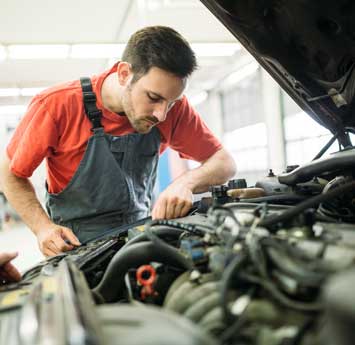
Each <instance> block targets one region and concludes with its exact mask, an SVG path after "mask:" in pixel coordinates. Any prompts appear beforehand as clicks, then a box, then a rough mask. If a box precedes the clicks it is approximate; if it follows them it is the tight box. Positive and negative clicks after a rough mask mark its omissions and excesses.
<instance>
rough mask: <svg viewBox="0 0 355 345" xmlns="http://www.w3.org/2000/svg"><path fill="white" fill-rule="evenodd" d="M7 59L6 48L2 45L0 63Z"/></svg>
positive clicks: (0, 47)
mask: <svg viewBox="0 0 355 345" xmlns="http://www.w3.org/2000/svg"><path fill="white" fill-rule="evenodd" d="M5 59H6V48H5V47H4V46H1V45H0V61H1V60H5Z"/></svg>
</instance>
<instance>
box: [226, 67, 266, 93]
mask: <svg viewBox="0 0 355 345" xmlns="http://www.w3.org/2000/svg"><path fill="white" fill-rule="evenodd" d="M258 68H259V64H258V63H257V62H256V61H252V62H250V63H248V64H247V65H244V66H243V67H241V68H239V69H238V70H236V71H235V72H232V73H231V74H230V75H229V76H227V77H226V78H225V79H224V81H223V87H228V86H230V85H235V84H238V83H239V82H241V81H242V80H243V79H245V78H247V77H249V76H250V75H252V74H254V73H255V72H256V71H257V69H258Z"/></svg>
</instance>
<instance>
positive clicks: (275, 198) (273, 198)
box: [240, 194, 308, 205]
mask: <svg viewBox="0 0 355 345" xmlns="http://www.w3.org/2000/svg"><path fill="white" fill-rule="evenodd" d="M307 198H308V196H304V195H290V194H280V195H269V196H262V197H260V198H251V199H240V201H241V202H244V201H245V202H249V203H260V202H272V203H275V204H277V203H280V204H282V205H294V204H295V203H299V202H301V201H304V200H305V199H307Z"/></svg>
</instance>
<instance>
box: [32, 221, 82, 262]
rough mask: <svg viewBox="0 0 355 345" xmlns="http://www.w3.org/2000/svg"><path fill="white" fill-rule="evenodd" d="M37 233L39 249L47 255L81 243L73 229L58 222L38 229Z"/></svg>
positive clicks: (56, 253)
mask: <svg viewBox="0 0 355 345" xmlns="http://www.w3.org/2000/svg"><path fill="white" fill-rule="evenodd" d="M36 235H37V241H38V245H39V249H40V250H41V252H42V253H43V255H45V256H54V255H58V254H60V253H63V252H67V251H68V250H72V249H74V247H77V246H80V244H81V243H80V242H79V240H78V239H77V237H76V236H75V235H74V233H73V231H72V230H71V229H69V228H66V227H64V226H60V225H56V224H53V225H52V226H50V227H46V228H45V229H43V230H40V231H38V232H37V233H36Z"/></svg>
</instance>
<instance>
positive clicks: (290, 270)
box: [261, 238, 329, 288]
mask: <svg viewBox="0 0 355 345" xmlns="http://www.w3.org/2000/svg"><path fill="white" fill-rule="evenodd" d="M261 245H262V246H263V247H265V250H266V253H267V256H268V258H269V259H270V260H271V262H272V263H273V265H274V266H275V267H276V268H278V269H279V270H280V271H281V272H283V273H286V274H287V275H288V276H290V277H292V278H293V279H295V280H296V281H297V282H298V283H299V284H302V286H308V287H314V288H319V287H320V285H321V284H322V283H323V281H324V279H325V278H326V273H329V272H324V270H323V271H322V272H319V271H318V272H317V271H314V270H312V269H311V268H310V267H307V264H308V263H307V262H306V263H305V262H304V260H302V259H301V255H300V254H301V253H297V254H296V255H292V254H295V248H292V252H291V251H289V250H288V249H290V248H289V246H288V245H287V244H286V243H284V244H283V245H281V244H280V243H278V242H277V241H275V240H273V239H271V238H265V239H262V240H261ZM313 260H315V259H313Z"/></svg>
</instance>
